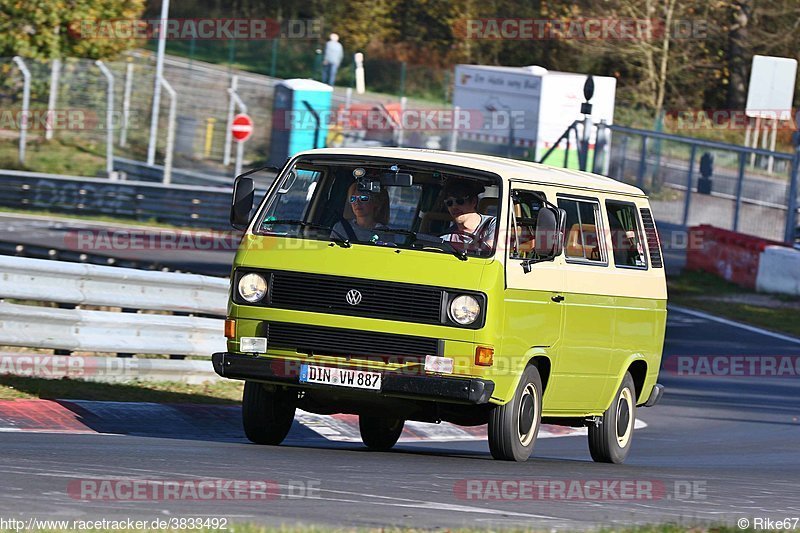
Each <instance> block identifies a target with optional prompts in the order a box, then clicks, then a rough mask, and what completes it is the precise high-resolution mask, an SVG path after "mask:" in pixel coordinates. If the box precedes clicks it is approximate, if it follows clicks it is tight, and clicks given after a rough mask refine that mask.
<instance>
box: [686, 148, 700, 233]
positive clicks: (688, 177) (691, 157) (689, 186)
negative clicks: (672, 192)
mask: <svg viewBox="0 0 800 533" xmlns="http://www.w3.org/2000/svg"><path fill="white" fill-rule="evenodd" d="M696 158H697V145H696V144H693V145H692V153H691V154H690V155H689V173H688V174H687V175H686V198H685V199H684V202H683V226H684V227H686V226H687V225H688V224H689V207H690V206H691V204H692V183H693V182H694V161H695V159H696Z"/></svg>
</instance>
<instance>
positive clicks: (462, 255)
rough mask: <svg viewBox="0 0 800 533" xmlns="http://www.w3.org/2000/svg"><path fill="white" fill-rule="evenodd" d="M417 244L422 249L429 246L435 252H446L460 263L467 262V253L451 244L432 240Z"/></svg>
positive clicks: (423, 240)
mask: <svg viewBox="0 0 800 533" xmlns="http://www.w3.org/2000/svg"><path fill="white" fill-rule="evenodd" d="M418 243H420V244H422V246H423V247H425V246H429V247H431V248H436V249H437V250H441V251H443V252H448V253H451V254H453V255H454V256H456V257H458V258H459V259H460V260H461V261H466V260H467V252H466V251H465V250H459V249H458V248H456V247H455V246H453V245H452V243H450V242H448V241H443V240H433V239H432V238H431V239H421V240H419V241H418Z"/></svg>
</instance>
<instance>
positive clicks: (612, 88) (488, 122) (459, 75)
mask: <svg viewBox="0 0 800 533" xmlns="http://www.w3.org/2000/svg"><path fill="white" fill-rule="evenodd" d="M616 81H617V80H616V79H615V78H611V77H605V76H595V77H594V85H595V94H594V97H593V98H592V104H593V105H592V120H593V121H594V123H595V124H596V123H598V122H599V121H600V120H601V119H603V120H605V121H606V123H608V124H612V123H613V121H614V96H615V92H616ZM585 82H586V75H585V74H575V73H568V72H552V71H551V72H548V71H546V70H544V69H542V68H536V67H534V68H530V67H496V66H485V65H457V66H456V76H455V84H454V85H455V86H454V92H453V105H454V106H457V107H458V108H459V110H460V113H462V114H463V115H465V116H466V117H467V119H468V120H467V121H466V127H465V128H463V129H462V130H460V131H461V132H466V133H468V134H472V135H473V137H474V136H477V139H476V140H486V141H487V142H493V143H496V144H502V143H505V142H508V141H507V139H508V137H509V135H511V133H512V132H511V129H512V126H513V130H514V131H513V136H514V140H515V142H516V143H517V144H518V145H522V146H527V147H532V148H534V151H535V154H536V157H541V156H542V155H543V154H544V152H545V151H546V150H547V149H548V148H550V146H552V145H553V144H554V143H555V142H556V141H557V140H558V138H559V137H560V136H561V134H562V133H564V130H566V129H567V127H569V125H570V124H572V122H573V121H574V120H581V119H583V115H582V114H581V112H580V109H581V104H582V103H583V101H584V98H583V85H584V83H585ZM571 142H573V146H574V138H573V139H572V140H571ZM590 142H592V143H593V142H594V140H593V138H592V140H591V141H590Z"/></svg>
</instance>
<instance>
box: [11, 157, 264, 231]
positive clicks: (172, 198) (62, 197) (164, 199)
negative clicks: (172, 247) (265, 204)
mask: <svg viewBox="0 0 800 533" xmlns="http://www.w3.org/2000/svg"><path fill="white" fill-rule="evenodd" d="M273 179H274V174H272V173H269V172H264V173H260V174H259V177H258V180H259V181H258V185H259V191H258V193H259V194H257V198H256V201H260V200H261V198H262V197H263V195H264V193H265V192H266V190H267V188H268V186H269V185H270V184H271V183H272V180H273ZM230 202H231V188H230V187H228V186H224V187H220V186H216V187H208V186H201V185H180V184H171V185H162V184H160V183H148V182H144V181H120V180H109V179H107V178H87V177H81V176H64V175H59V174H45V173H41V172H25V171H21V170H0V206H2V207H12V208H17V209H19V208H23V209H31V210H46V211H51V212H55V213H69V214H78V215H86V216H98V215H100V216H112V217H116V218H122V219H130V220H138V221H156V222H162V223H166V224H172V225H175V226H183V227H190V228H207V229H215V230H228V229H230V222H229V220H228V217H229V212H230Z"/></svg>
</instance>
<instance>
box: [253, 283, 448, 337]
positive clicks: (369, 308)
mask: <svg viewBox="0 0 800 533" xmlns="http://www.w3.org/2000/svg"><path fill="white" fill-rule="evenodd" d="M350 291H358V293H359V294H360V301H358V302H357V303H353V300H352V299H351V301H350V302H348V299H347V295H348V292H350ZM442 298H443V291H442V289H438V288H436V287H429V286H425V285H409V284H404V283H392V282H387V281H374V280H364V279H359V278H349V277H344V276H326V275H320V274H305V273H297V272H285V271H273V272H272V284H271V287H270V301H269V305H270V306H272V307H278V308H281V309H292V310H298V311H310V312H317V313H330V314H337V315H349V316H359V317H366V318H381V319H386V320H400V321H404V322H416V323H420V324H440V323H441V312H442Z"/></svg>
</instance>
